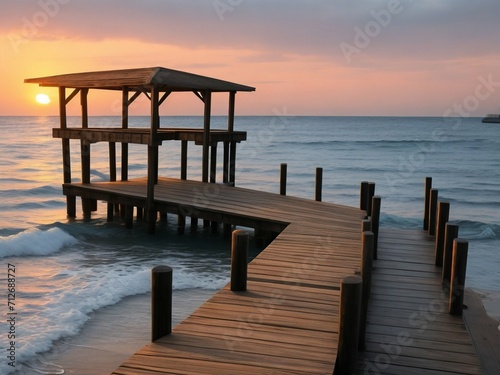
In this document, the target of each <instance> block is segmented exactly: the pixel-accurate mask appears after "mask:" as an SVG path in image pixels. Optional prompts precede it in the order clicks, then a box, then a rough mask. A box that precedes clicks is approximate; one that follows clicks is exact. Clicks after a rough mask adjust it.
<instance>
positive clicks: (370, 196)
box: [366, 182, 375, 216]
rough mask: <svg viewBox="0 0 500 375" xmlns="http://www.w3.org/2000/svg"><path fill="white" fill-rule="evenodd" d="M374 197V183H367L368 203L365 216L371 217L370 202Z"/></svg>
mask: <svg viewBox="0 0 500 375" xmlns="http://www.w3.org/2000/svg"><path fill="white" fill-rule="evenodd" d="M374 196H375V182H369V183H368V202H367V205H366V214H367V215H368V216H372V201H373V197H374Z"/></svg>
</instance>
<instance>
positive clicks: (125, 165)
mask: <svg viewBox="0 0 500 375" xmlns="http://www.w3.org/2000/svg"><path fill="white" fill-rule="evenodd" d="M128 93H129V89H128V87H124V88H123V91H122V129H128V106H129V98H128V96H129V95H128ZM136 94H138V93H136ZM136 94H134V96H133V97H135V96H136ZM139 94H140V92H139ZM137 96H138V95H137ZM134 100H135V99H134ZM121 180H122V181H127V180H128V143H122V169H121Z"/></svg>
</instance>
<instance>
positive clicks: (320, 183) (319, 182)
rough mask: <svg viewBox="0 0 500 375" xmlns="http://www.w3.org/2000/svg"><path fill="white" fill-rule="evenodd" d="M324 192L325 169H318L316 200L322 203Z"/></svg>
mask: <svg viewBox="0 0 500 375" xmlns="http://www.w3.org/2000/svg"><path fill="white" fill-rule="evenodd" d="M322 190H323V168H316V189H315V194H314V197H315V200H316V201H317V202H321V195H322Z"/></svg>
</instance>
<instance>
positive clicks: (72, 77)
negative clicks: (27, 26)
mask: <svg viewBox="0 0 500 375" xmlns="http://www.w3.org/2000/svg"><path fill="white" fill-rule="evenodd" d="M24 82H25V83H38V84H39V85H40V86H48V87H68V88H89V89H104V90H122V89H123V88H124V87H129V88H130V89H147V88H150V87H151V86H156V87H158V88H159V89H160V90H161V91H200V90H209V91H214V92H231V91H255V88H254V87H250V86H245V85H240V84H237V83H233V82H228V81H223V80H220V79H215V78H211V77H206V76H201V75H197V74H192V73H187V72H182V71H179V70H173V69H167V68H162V67H150V68H137V69H122V70H108V71H97V72H85V73H72V74H62V75H56V76H50V77H41V78H29V79H25V80H24Z"/></svg>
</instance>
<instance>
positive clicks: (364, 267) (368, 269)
mask: <svg viewBox="0 0 500 375" xmlns="http://www.w3.org/2000/svg"><path fill="white" fill-rule="evenodd" d="M373 245H374V236H373V233H372V232H363V233H362V254H361V279H362V280H363V288H362V299H361V316H360V326H359V341H358V348H359V349H363V348H364V346H365V334H366V319H367V316H368V300H369V299H370V293H371V284H372V268H373V250H374V246H373Z"/></svg>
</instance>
